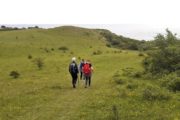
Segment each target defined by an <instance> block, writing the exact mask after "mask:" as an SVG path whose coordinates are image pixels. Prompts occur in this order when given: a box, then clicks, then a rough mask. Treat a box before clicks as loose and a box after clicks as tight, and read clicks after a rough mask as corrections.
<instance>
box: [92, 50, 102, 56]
mask: <svg viewBox="0 0 180 120" xmlns="http://www.w3.org/2000/svg"><path fill="white" fill-rule="evenodd" d="M100 54H102V51H100V50H97V51H94V52H93V55H100Z"/></svg>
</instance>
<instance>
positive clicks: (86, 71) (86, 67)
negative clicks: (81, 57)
mask: <svg viewBox="0 0 180 120" xmlns="http://www.w3.org/2000/svg"><path fill="white" fill-rule="evenodd" d="M83 72H84V74H90V72H91V68H90V66H89V64H87V63H86V64H84V66H83Z"/></svg>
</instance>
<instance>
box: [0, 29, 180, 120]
mask: <svg viewBox="0 0 180 120" xmlns="http://www.w3.org/2000/svg"><path fill="white" fill-rule="evenodd" d="M106 45H107V41H106V39H105V38H104V36H102V34H100V32H99V31H97V30H92V29H84V28H77V27H72V26H65V27H59V28H54V29H47V30H45V29H31V30H18V31H0V57H1V59H0V66H1V67H0V76H1V77H0V88H1V89H0V107H1V109H0V120H15V119H17V120H50V119H51V120H80V119H81V120H119V119H123V120H137V119H138V120H149V119H152V120H155V119H156V120H157V119H163V120H170V119H174V120H178V119H179V118H180V114H179V108H180V102H179V100H180V98H179V96H180V94H179V93H170V92H168V91H166V90H165V89H160V90H159V83H158V82H154V81H148V80H146V79H145V78H142V77H140V76H138V72H141V71H142V70H143V68H142V66H141V61H142V60H143V58H144V57H143V56H139V55H138V54H139V52H137V51H130V50H120V49H115V48H110V47H107V46H106ZM73 56H76V57H77V58H78V59H77V62H78V63H79V62H80V58H84V59H89V60H91V62H92V64H93V67H94V69H95V70H94V73H93V76H92V86H91V87H89V88H87V89H86V88H84V80H79V83H78V84H77V85H78V86H77V88H76V89H73V88H72V85H71V77H70V75H69V73H68V65H69V63H70V61H71V58H72V57H73ZM37 60H39V61H40V62H41V63H42V68H41V69H38V66H37V65H38V64H37ZM11 71H17V72H18V73H19V74H20V76H19V77H18V78H16V79H14V78H12V77H11V76H9V74H10V72H11ZM131 74H135V75H133V76H131ZM152 86H153V87H155V88H158V90H159V91H157V89H155V90H154V89H153V93H152V94H153V95H154V94H155V95H157V96H158V97H157V96H155V99H152V100H149V99H148V98H149V97H148V95H149V96H151V91H150V93H149V87H152ZM159 96H160V97H159ZM156 97H157V98H158V99H156Z"/></svg>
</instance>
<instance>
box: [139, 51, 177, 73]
mask: <svg viewBox="0 0 180 120" xmlns="http://www.w3.org/2000/svg"><path fill="white" fill-rule="evenodd" d="M143 66H144V68H145V71H147V72H150V73H152V74H154V75H157V74H162V75H163V74H168V73H171V72H175V71H177V70H180V49H178V48H166V49H163V50H157V51H153V52H152V53H150V54H149V56H148V57H146V58H145V59H144V61H143Z"/></svg>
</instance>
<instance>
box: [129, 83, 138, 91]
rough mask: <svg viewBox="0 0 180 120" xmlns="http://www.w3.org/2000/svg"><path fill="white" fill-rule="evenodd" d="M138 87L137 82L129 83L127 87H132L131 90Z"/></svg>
mask: <svg viewBox="0 0 180 120" xmlns="http://www.w3.org/2000/svg"><path fill="white" fill-rule="evenodd" d="M137 87H138V84H135V83H129V84H128V85H127V86H126V88H128V89H131V90H134V89H136V88H137Z"/></svg>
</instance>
